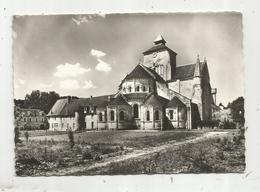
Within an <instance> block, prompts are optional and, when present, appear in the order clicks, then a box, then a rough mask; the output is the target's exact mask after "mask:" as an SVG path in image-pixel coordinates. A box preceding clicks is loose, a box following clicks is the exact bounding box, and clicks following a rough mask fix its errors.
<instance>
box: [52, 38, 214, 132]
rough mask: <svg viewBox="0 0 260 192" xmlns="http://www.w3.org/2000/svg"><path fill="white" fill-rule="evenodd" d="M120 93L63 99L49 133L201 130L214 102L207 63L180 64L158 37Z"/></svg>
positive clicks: (125, 79)
mask: <svg viewBox="0 0 260 192" xmlns="http://www.w3.org/2000/svg"><path fill="white" fill-rule="evenodd" d="M154 44H155V45H154V46H153V47H152V48H150V49H148V50H147V51H145V52H143V60H142V62H140V63H139V64H138V65H137V66H136V67H135V68H134V69H133V70H132V71H131V73H129V74H127V75H126V77H125V78H124V79H123V80H122V82H121V83H120V84H119V89H118V92H117V93H116V94H113V95H106V96H99V97H89V98H72V97H63V98H60V99H59V100H58V101H57V102H56V103H55V104H54V106H53V107H52V109H51V110H50V112H49V113H48V115H47V117H48V121H49V124H50V130H59V131H60V130H64V131H65V130H69V129H70V130H84V129H89V130H91V129H159V130H162V129H173V128H185V129H192V128H196V126H197V123H198V122H199V121H201V120H202V121H204V120H205V121H209V120H211V113H212V104H213V103H214V101H213V97H212V92H211V85H210V77H209V72H208V67H207V61H206V60H204V61H203V62H201V61H200V59H199V57H198V58H197V60H196V62H195V63H194V64H188V65H177V64H176V56H177V53H175V52H174V51H172V50H171V49H170V48H168V47H167V46H166V45H165V44H166V41H165V40H164V39H163V37H162V36H161V35H159V36H158V37H157V38H156V40H155V41H154Z"/></svg>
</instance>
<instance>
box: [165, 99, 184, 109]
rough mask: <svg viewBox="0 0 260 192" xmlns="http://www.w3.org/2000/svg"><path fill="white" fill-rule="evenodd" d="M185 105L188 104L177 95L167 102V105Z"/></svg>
mask: <svg viewBox="0 0 260 192" xmlns="http://www.w3.org/2000/svg"><path fill="white" fill-rule="evenodd" d="M177 106H178V107H185V106H186V105H185V104H184V103H183V102H182V101H181V100H180V99H178V98H177V97H173V98H172V100H170V101H169V102H168V103H167V107H177Z"/></svg>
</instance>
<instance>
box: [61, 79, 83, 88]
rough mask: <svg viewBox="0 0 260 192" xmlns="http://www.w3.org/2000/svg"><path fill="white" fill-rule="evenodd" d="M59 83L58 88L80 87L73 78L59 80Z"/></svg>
mask: <svg viewBox="0 0 260 192" xmlns="http://www.w3.org/2000/svg"><path fill="white" fill-rule="evenodd" d="M59 84H60V88H62V89H78V88H79V87H80V86H79V82H78V81H77V80H74V79H66V80H63V81H60V83H59Z"/></svg>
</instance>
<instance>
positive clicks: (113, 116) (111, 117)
mask: <svg viewBox="0 0 260 192" xmlns="http://www.w3.org/2000/svg"><path fill="white" fill-rule="evenodd" d="M110 120H111V121H114V120H115V112H114V111H113V110H111V111H110Z"/></svg>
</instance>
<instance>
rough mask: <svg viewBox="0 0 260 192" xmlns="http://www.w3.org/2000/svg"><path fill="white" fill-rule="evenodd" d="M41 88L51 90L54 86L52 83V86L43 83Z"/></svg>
mask: <svg viewBox="0 0 260 192" xmlns="http://www.w3.org/2000/svg"><path fill="white" fill-rule="evenodd" d="M40 87H41V88H51V87H53V84H51V83H50V84H44V83H41V84H40Z"/></svg>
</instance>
